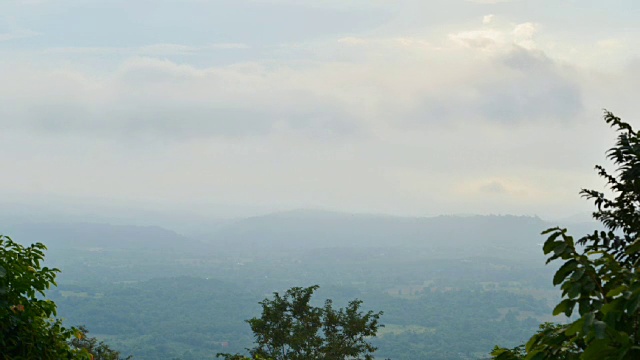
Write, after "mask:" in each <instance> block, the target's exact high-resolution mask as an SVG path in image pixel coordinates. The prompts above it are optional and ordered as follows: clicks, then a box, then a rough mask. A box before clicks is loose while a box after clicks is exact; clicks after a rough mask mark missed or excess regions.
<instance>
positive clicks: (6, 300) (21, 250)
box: [0, 235, 90, 360]
mask: <svg viewBox="0 0 640 360" xmlns="http://www.w3.org/2000/svg"><path fill="white" fill-rule="evenodd" d="M44 250H46V247H45V246H44V245H43V244H40V243H36V244H33V245H31V246H28V247H25V246H22V245H20V244H18V243H16V242H14V241H13V240H12V239H11V238H9V237H7V236H3V235H0V349H2V350H1V353H0V358H2V359H56V360H57V359H69V358H86V359H88V358H90V355H89V354H88V353H87V352H85V351H80V350H77V349H73V348H72V347H71V346H70V345H69V343H68V340H69V339H71V338H72V337H73V336H74V335H75V332H76V329H73V328H71V329H68V328H65V327H63V326H62V323H61V322H60V320H57V319H54V318H53V317H54V316H55V315H56V304H55V303H54V302H53V301H51V300H46V299H43V297H44V292H45V290H46V289H48V288H49V287H50V286H51V285H55V284H56V283H55V277H56V273H57V272H59V270H58V269H50V268H47V267H43V268H41V267H40V264H41V262H42V261H43V260H44Z"/></svg>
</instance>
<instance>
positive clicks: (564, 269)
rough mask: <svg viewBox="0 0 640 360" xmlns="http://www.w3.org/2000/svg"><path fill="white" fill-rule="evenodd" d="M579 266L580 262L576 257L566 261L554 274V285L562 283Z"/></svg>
mask: <svg viewBox="0 0 640 360" xmlns="http://www.w3.org/2000/svg"><path fill="white" fill-rule="evenodd" d="M577 267H578V262H577V261H576V260H574V259H571V260H569V261H567V262H566V263H564V264H563V265H562V266H561V267H560V269H558V271H556V273H555V275H554V276H553V285H554V286H556V285H558V284H561V283H562V281H564V279H565V278H566V277H567V276H568V275H569V273H571V272H572V271H573V270H575V269H576V268H577Z"/></svg>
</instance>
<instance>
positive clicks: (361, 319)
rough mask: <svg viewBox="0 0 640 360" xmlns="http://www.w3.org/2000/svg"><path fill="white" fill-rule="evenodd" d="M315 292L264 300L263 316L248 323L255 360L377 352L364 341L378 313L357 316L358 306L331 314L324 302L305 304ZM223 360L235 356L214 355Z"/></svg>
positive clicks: (330, 307)
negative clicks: (317, 304) (321, 303)
mask: <svg viewBox="0 0 640 360" xmlns="http://www.w3.org/2000/svg"><path fill="white" fill-rule="evenodd" d="M317 289H318V286H317V285H316V286H311V287H307V288H301V287H294V288H291V289H289V290H287V292H286V293H285V294H284V296H281V295H280V294H279V293H277V292H276V293H274V299H273V300H269V299H264V300H263V301H262V302H260V304H261V305H262V316H261V317H260V318H253V319H250V320H247V322H248V323H249V325H250V326H251V330H252V331H253V333H254V336H255V340H256V343H257V344H256V346H255V347H254V348H253V349H250V350H249V352H250V353H251V356H252V357H253V358H254V359H273V360H285V359H286V360H304V359H333V360H340V359H366V360H370V359H373V356H372V355H371V354H372V353H373V352H374V351H375V350H376V348H375V347H374V346H373V345H371V344H370V343H369V341H368V339H369V338H370V337H373V336H375V335H376V333H377V331H378V327H380V326H382V325H380V324H379V323H378V320H379V318H380V316H381V315H382V312H379V313H374V312H373V311H369V312H367V313H364V314H363V313H361V312H360V305H361V304H362V301H361V300H353V301H351V302H349V304H348V305H347V307H346V308H344V309H339V310H335V309H334V308H333V302H332V301H331V300H326V301H325V304H324V307H315V306H312V305H310V304H309V302H310V301H311V296H312V295H313V293H314V291H315V290H317ZM219 356H223V357H224V358H225V359H226V360H234V359H242V357H239V356H238V355H230V354H219Z"/></svg>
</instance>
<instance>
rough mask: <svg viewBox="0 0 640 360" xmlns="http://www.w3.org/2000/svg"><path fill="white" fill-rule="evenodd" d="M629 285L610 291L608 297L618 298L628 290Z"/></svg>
mask: <svg viewBox="0 0 640 360" xmlns="http://www.w3.org/2000/svg"><path fill="white" fill-rule="evenodd" d="M627 288H628V287H627V285H620V286H618V287H617V288H615V289H612V290H611V291H609V292H608V293H607V297H616V296H618V295H620V294H622V292H623V291H625V290H626V289H627Z"/></svg>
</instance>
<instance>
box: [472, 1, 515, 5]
mask: <svg viewBox="0 0 640 360" xmlns="http://www.w3.org/2000/svg"><path fill="white" fill-rule="evenodd" d="M466 1H467V2H470V3H476V4H489V5H494V4H500V3H506V2H514V1H517V0H466Z"/></svg>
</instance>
